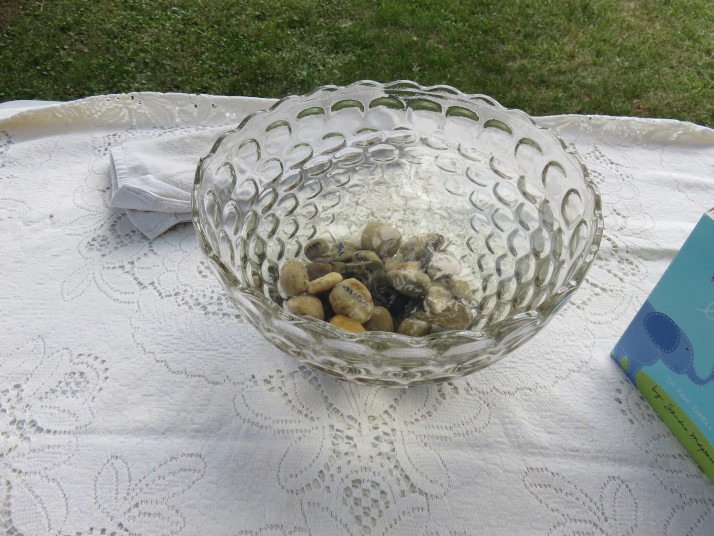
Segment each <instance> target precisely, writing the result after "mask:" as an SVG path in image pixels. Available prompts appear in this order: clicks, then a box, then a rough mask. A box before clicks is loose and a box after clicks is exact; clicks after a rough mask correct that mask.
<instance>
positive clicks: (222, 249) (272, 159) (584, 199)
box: [193, 81, 602, 386]
mask: <svg viewBox="0 0 714 536" xmlns="http://www.w3.org/2000/svg"><path fill="white" fill-rule="evenodd" d="M372 220H381V221H385V222H388V223H390V224H392V225H394V226H395V227H397V228H398V229H399V230H400V231H401V232H402V235H403V237H404V239H406V238H408V237H410V236H414V235H418V234H423V233H428V232H440V233H442V234H444V235H445V236H446V237H447V239H448V241H449V249H451V250H452V251H454V252H456V253H457V254H458V256H459V257H460V259H461V263H462V266H463V267H464V270H463V272H462V275H461V278H462V279H465V280H466V281H468V283H469V285H470V287H471V290H472V292H473V295H474V299H473V301H472V302H471V303H472V307H471V310H472V313H473V318H474V320H473V322H472V324H471V326H470V328H469V329H467V330H463V331H448V332H440V333H434V334H432V335H428V336H425V337H409V336H404V335H400V334H397V333H383V332H367V333H351V332H347V331H344V330H341V329H340V328H337V327H335V326H332V325H330V324H328V323H327V322H322V321H318V320H314V319H310V318H302V317H298V316H295V315H293V314H291V313H289V312H288V311H287V310H285V308H284V301H285V299H286V296H285V295H284V294H281V290H280V286H279V284H278V274H279V270H280V266H281V264H282V263H283V262H284V261H286V260H288V259H291V258H298V259H301V260H303V261H305V262H308V261H307V259H306V257H305V256H304V253H303V249H304V246H305V244H306V243H307V242H308V241H310V240H311V239H313V238H319V237H324V238H327V239H328V240H334V241H336V240H341V239H348V240H350V239H351V240H352V241H356V242H357V243H359V238H360V234H361V231H362V229H363V227H364V226H365V224H366V223H368V222H369V221H372ZM193 222H194V226H195V228H196V232H197V235H198V239H199V243H200V247H201V249H202V250H203V252H204V254H205V256H206V258H207V259H208V262H209V264H210V265H211V267H212V269H213V272H214V273H215V274H216V276H217V277H218V279H219V280H220V282H221V284H222V285H223V287H224V288H225V290H226V292H227V293H228V294H229V295H230V296H231V298H232V300H233V301H234V302H235V305H236V306H237V308H238V309H239V311H240V313H241V314H242V315H243V316H244V317H245V318H246V319H247V321H248V322H250V323H251V324H252V325H253V326H255V328H256V329H257V330H258V331H259V332H260V333H261V334H262V335H263V336H264V337H265V338H266V339H267V340H268V341H270V342H271V343H272V344H274V345H275V346H276V347H278V348H279V349H281V350H283V351H284V352H286V353H287V354H289V355H291V356H293V357H294V358H296V359H297V360H299V361H300V362H302V363H305V364H307V365H309V366H310V367H313V368H315V369H317V370H320V371H323V372H325V373H327V374H330V375H332V376H336V377H338V378H342V379H346V380H351V381H355V382H359V383H369V384H378V385H389V386H409V385H418V384H425V383H432V382H438V381H444V380H448V379H452V378H456V377H460V376H463V375H466V374H470V373H472V372H474V371H476V370H479V369H481V368H483V367H486V366H487V365H489V364H491V363H493V362H495V361H497V360H498V359H500V358H502V357H504V356H505V355H506V354H508V353H509V352H510V351H511V350H513V349H515V348H516V347H518V346H520V345H522V344H524V343H525V342H526V341H528V340H529V339H530V338H531V337H533V336H534V335H535V334H536V332H537V331H538V330H539V329H540V328H542V327H543V326H544V325H545V324H546V323H547V321H548V320H549V319H550V318H551V317H552V316H553V315H554V314H555V313H556V312H557V311H558V310H559V309H560V307H561V306H562V305H563V304H564V303H565V302H566V300H567V299H568V297H569V296H570V295H571V294H572V293H573V291H575V290H576V289H577V287H578V286H579V284H580V283H581V282H582V280H583V278H584V276H585V273H586V271H587V269H588V267H589V266H590V264H591V263H592V261H593V258H594V256H595V254H596V252H597V249H598V246H599V243H600V238H601V236H602V215H601V208H600V196H599V193H598V190H597V188H596V186H595V185H594V184H593V183H592V181H591V180H590V179H589V177H588V174H587V171H586V170H585V168H584V166H583V165H582V164H581V163H580V162H579V161H578V160H577V158H576V157H575V156H574V155H572V154H570V153H569V152H568V151H567V150H566V149H565V145H564V144H563V143H562V142H561V141H560V139H559V138H557V137H556V136H555V135H554V134H553V133H552V132H550V131H548V130H545V129H541V128H538V127H537V126H536V125H535V124H534V122H533V120H532V119H530V118H529V117H528V116H527V115H526V114H525V113H523V112H521V111H518V110H510V109H506V108H504V107H503V106H501V105H500V104H498V103H497V102H495V101H494V100H493V99H491V98H490V97H487V96H485V95H467V94H464V93H462V92H460V91H458V90H456V89H454V88H452V87H449V86H433V87H422V86H420V85H418V84H416V83H414V82H408V81H398V82H393V83H389V84H380V83H377V82H372V81H361V82H356V83H354V84H351V85H348V86H345V87H337V86H325V87H322V88H319V89H317V90H315V91H313V92H312V93H310V94H308V95H305V96H299V97H287V98H285V99H282V100H281V101H279V102H278V103H276V104H275V105H274V106H273V107H272V108H270V109H269V110H267V111H263V112H258V113H256V114H253V115H251V116H249V117H248V118H246V119H245V120H244V121H243V122H242V123H241V124H240V125H239V126H238V127H237V128H236V129H235V130H232V131H230V132H228V133H226V134H224V135H223V136H221V137H220V138H219V139H218V141H217V142H216V143H215V145H214V146H213V148H212V149H211V152H210V154H208V155H207V156H206V157H204V158H203V159H202V160H201V162H200V164H199V166H198V169H197V172H196V180H195V184H194V189H193Z"/></svg>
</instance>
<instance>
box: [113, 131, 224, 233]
mask: <svg viewBox="0 0 714 536" xmlns="http://www.w3.org/2000/svg"><path fill="white" fill-rule="evenodd" d="M226 130H227V127H225V126H222V127H214V128H208V129H206V130H202V131H199V132H194V133H192V134H183V135H177V136H172V137H170V138H159V139H150V140H138V141H131V142H128V143H124V144H122V145H118V146H116V147H112V148H111V149H110V155H111V166H110V168H109V173H110V177H111V186H112V197H111V206H113V207H116V208H123V209H126V212H127V216H128V217H129V219H130V220H131V222H132V223H133V224H134V225H135V226H136V227H137V229H139V230H140V231H141V232H142V233H144V234H145V235H146V236H148V237H149V238H156V237H157V236H159V235H160V234H161V233H163V232H164V231H166V230H167V229H169V228H171V227H173V226H174V225H176V224H177V223H181V222H185V221H190V220H191V186H192V184H193V179H194V174H195V172H196V166H197V164H198V161H199V159H200V158H201V156H203V155H205V154H207V153H208V151H209V150H210V148H211V145H212V144H213V142H214V141H215V140H216V138H218V136H219V135H220V134H221V133H223V132H225V131H226Z"/></svg>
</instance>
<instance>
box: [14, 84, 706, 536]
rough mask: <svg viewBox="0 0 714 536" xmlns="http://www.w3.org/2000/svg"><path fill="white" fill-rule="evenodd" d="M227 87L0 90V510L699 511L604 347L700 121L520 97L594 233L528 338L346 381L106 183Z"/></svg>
mask: <svg viewBox="0 0 714 536" xmlns="http://www.w3.org/2000/svg"><path fill="white" fill-rule="evenodd" d="M247 108H249V107H247V106H246V104H245V101H240V102H237V101H236V100H235V99H231V98H228V97H211V96H196V95H183V94H149V93H137V94H129V95H112V96H101V97H92V98H88V99H85V100H81V101H76V102H70V103H60V104H49V105H46V106H39V107H34V108H32V109H26V110H24V111H23V110H22V109H19V110H18V109H7V108H5V109H0V273H1V274H2V282H1V283H0V318H1V324H2V345H1V346H0V533H1V532H3V531H4V532H5V533H8V534H18V533H19V534H24V535H48V534H51V535H62V536H70V535H83V536H86V535H98V534H115V535H124V534H137V535H147V536H149V535H164V534H172V535H174V534H181V535H198V534H212V535H239V534H241V535H242V534H249V535H258V534H260V535H271V536H272V535H296V534H354V535H357V534H359V535H380V534H409V535H432V536H434V535H441V536H447V535H448V536H456V535H466V534H469V535H471V534H489V535H490V534H509V535H510V534H575V533H582V534H608V535H610V534H667V535H681V534H702V535H705V534H706V535H711V534H714V484H712V483H711V482H710V481H709V480H708V479H707V478H706V477H705V476H704V474H703V473H702V472H701V471H700V469H699V468H698V467H697V465H696V464H695V463H694V461H693V460H692V459H691V458H690V456H689V455H688V453H687V452H686V451H685V450H684V448H683V447H682V446H681V444H680V443H679V442H678V441H677V439H676V438H675V437H674V436H673V435H672V434H671V433H670V431H669V429H668V428H667V427H666V426H665V425H664V423H663V422H662V421H661V420H660V419H659V417H658V416H657V415H656V414H655V413H654V411H653V410H652V409H651V408H650V407H649V406H648V405H647V403H646V402H645V401H644V399H643V398H642V397H641V396H640V395H639V393H638V392H637V391H636V390H635V388H634V387H633V386H632V385H631V384H630V383H628V381H627V380H626V378H625V376H624V374H623V373H622V371H621V370H620V369H619V368H618V367H617V365H616V364H615V363H614V362H613V361H612V360H611V359H610V357H609V351H610V349H611V348H612V346H613V345H614V343H615V341H616V340H617V338H618V337H619V335H620V334H621V333H622V331H623V330H624V328H625V327H626V325H627V324H628V322H629V320H630V319H631V318H632V316H633V315H634V314H635V312H636V310H637V309H638V308H639V305H640V304H641V302H642V301H643V300H644V298H645V297H646V295H647V294H648V293H649V291H650V290H651V289H652V287H653V286H654V284H655V283H656V281H657V279H658V278H659V276H660V275H661V274H662V273H663V271H664V270H665V268H666V267H667V265H668V264H669V262H670V261H671V259H672V258H673V256H674V254H675V253H676V252H677V250H678V248H679V247H680V246H681V244H682V243H683V242H684V240H685V238H686V236H687V235H688V233H689V232H690V231H691V229H692V228H693V227H694V225H695V223H696V222H697V220H698V219H699V218H700V216H701V215H702V213H703V212H704V211H705V210H707V209H710V208H711V207H712V206H714V131H712V130H708V129H705V128H702V127H696V126H694V125H691V124H688V123H681V122H676V121H664V120H642V119H628V118H611V117H586V116H557V117H546V118H540V119H539V123H540V124H541V125H544V126H549V127H552V128H554V129H555V130H556V131H557V132H558V133H559V134H560V135H561V136H562V137H563V138H564V140H565V141H566V142H567V143H568V144H570V145H571V146H572V147H573V148H574V149H575V151H577V153H578V154H579V155H580V157H581V158H582V159H583V160H584V162H585V163H586V164H587V165H588V167H589V169H590V173H591V175H592V176H593V178H594V180H595V181H596V182H597V184H598V186H599V187H600V189H601V192H602V196H603V207H604V215H605V236H604V238H603V241H602V247H601V251H600V254H599V256H598V258H597V260H596V262H595V264H594V266H593V267H592V269H591V271H590V273H589V275H588V278H587V281H586V283H585V284H584V285H583V287H582V288H581V289H580V290H579V291H578V292H577V293H576V294H575V296H574V297H573V299H572V300H571V302H570V303H569V304H568V305H567V306H566V307H565V308H564V309H563V310H562V311H561V313H560V315H559V316H558V317H557V318H556V319H554V320H553V321H552V323H551V324H549V325H548V326H547V328H546V329H545V330H543V332H541V333H540V334H539V335H538V336H537V337H536V338H535V339H534V340H533V341H532V342H531V343H530V344H528V345H526V346H525V347H524V348H522V349H520V350H519V351H517V352H515V354H514V355H512V356H510V357H508V358H507V359H505V360H503V361H501V362H499V363H498V364H496V365H494V366H492V367H490V368H488V369H486V370H483V371H481V372H479V373H476V374H474V375H472V376H470V377H467V378H465V379H462V380H459V381H454V382H450V383H446V384H441V385H436V386H430V387H420V388H414V389H411V390H406V391H404V390H389V389H379V388H370V387H361V386H356V385H348V384H345V383H342V382H339V381H337V380H333V379H331V378H328V377H326V376H323V375H322V374H319V373H316V372H313V371H312V370H310V369H308V368H305V367H303V366H300V365H298V364H297V363H296V362H295V361H293V360H291V359H290V358H288V357H287V356H285V355H283V354H281V353H280V352H279V351H277V350H275V349H273V348H272V346H270V345H269V344H268V343H267V342H265V341H263V340H262V339H261V338H260V336H259V335H258V334H257V333H256V331H255V330H254V329H253V328H252V327H251V326H249V325H248V324H247V323H245V322H244V321H243V320H242V319H241V318H240V316H239V315H238V314H237V313H236V312H235V310H234V309H233V307H232V306H231V304H230V303H229V302H228V301H227V300H226V297H225V296H224V294H223V292H222V291H221V289H220V288H219V286H218V283H217V281H216V280H215V279H214V277H213V276H212V275H211V274H210V273H209V270H208V267H207V265H206V263H205V262H203V260H202V258H201V255H200V253H199V250H198V247H197V243H196V239H195V236H194V232H193V229H192V227H191V226H190V225H187V224H184V225H183V226H179V227H177V228H174V229H173V230H170V231H168V232H167V233H165V234H163V235H161V236H160V237H159V238H157V239H155V240H153V241H151V240H148V239H146V238H145V237H144V236H143V235H141V234H140V233H139V232H137V231H136V230H135V229H134V228H133V227H132V225H131V223H130V222H129V221H128V219H127V217H126V215H125V213H124V212H123V211H121V210H117V209H112V208H109V206H108V196H109V174H108V169H109V158H108V150H109V148H110V147H112V146H114V145H117V144H121V143H123V142H126V141H128V140H136V139H144V138H158V137H161V136H165V135H167V134H170V133H176V132H177V131H178V130H179V129H182V130H181V131H182V132H184V131H185V132H187V133H188V132H195V131H198V130H199V129H202V128H206V127H211V126H216V125H221V124H225V125H234V124H237V123H238V121H239V120H240V118H241V117H242V116H243V115H244V114H246V113H247V112H249V111H251V110H249V109H247Z"/></svg>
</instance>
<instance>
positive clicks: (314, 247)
mask: <svg viewBox="0 0 714 536" xmlns="http://www.w3.org/2000/svg"><path fill="white" fill-rule="evenodd" d="M304 252H305V256H306V257H307V258H308V259H310V260H311V261H317V262H320V261H329V260H330V245H329V244H328V243H327V240H325V239H324V238H316V239H314V240H310V241H309V242H308V243H307V244H305V248H304Z"/></svg>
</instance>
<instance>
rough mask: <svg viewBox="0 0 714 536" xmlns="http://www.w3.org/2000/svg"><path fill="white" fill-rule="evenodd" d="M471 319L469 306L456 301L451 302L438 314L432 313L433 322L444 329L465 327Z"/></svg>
mask: <svg viewBox="0 0 714 536" xmlns="http://www.w3.org/2000/svg"><path fill="white" fill-rule="evenodd" d="M471 320H472V318H471V311H469V308H468V307H466V306H465V305H464V304H463V303H461V302H458V301H454V302H452V303H451V304H449V305H448V306H447V307H446V308H444V310H443V311H441V312H440V313H439V314H438V315H434V324H436V325H437V326H440V327H442V328H446V329H456V330H460V329H466V328H468V327H469V325H470V324H471Z"/></svg>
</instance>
